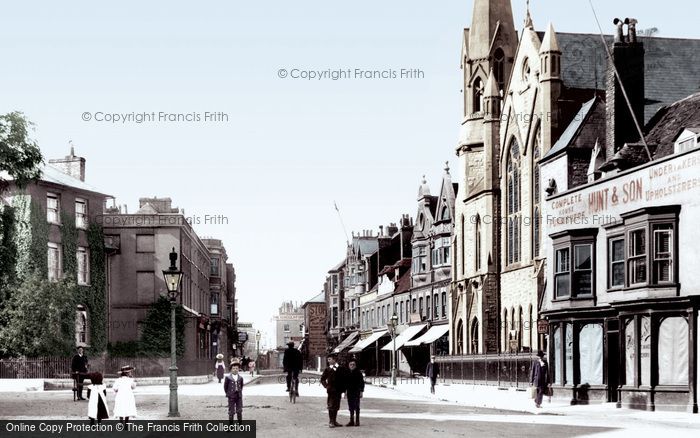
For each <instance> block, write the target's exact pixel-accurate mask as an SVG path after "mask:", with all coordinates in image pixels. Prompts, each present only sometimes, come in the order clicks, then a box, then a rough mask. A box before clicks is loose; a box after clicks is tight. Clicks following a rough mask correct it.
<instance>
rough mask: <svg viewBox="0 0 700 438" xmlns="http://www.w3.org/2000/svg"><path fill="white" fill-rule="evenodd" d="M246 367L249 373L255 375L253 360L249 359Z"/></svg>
mask: <svg viewBox="0 0 700 438" xmlns="http://www.w3.org/2000/svg"><path fill="white" fill-rule="evenodd" d="M248 367H249V368H250V375H251V376H254V375H255V361H254V360H251V361H250V363H249V364H248Z"/></svg>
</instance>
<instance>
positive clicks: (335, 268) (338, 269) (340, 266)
mask: <svg viewBox="0 0 700 438" xmlns="http://www.w3.org/2000/svg"><path fill="white" fill-rule="evenodd" d="M345 261H346V260H345V259H343V260H341V261H340V263H338V264H337V265H335V266H334V267H333V268H331V269H329V270H328V272H338V271H340V270H341V269H343V266H345Z"/></svg>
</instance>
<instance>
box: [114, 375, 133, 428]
mask: <svg viewBox="0 0 700 438" xmlns="http://www.w3.org/2000/svg"><path fill="white" fill-rule="evenodd" d="M133 369H134V368H133V367H131V366H128V365H127V366H123V367H122V369H121V377H120V378H118V379H117V380H116V381H115V382H114V385H113V386H112V389H114V392H116V393H117V395H116V397H115V398H114V416H115V417H119V420H120V421H122V422H123V423H125V424H126V422H127V421H129V417H135V416H136V399H135V398H134V388H136V382H135V381H134V379H133V378H132V377H131V371H132V370H133Z"/></svg>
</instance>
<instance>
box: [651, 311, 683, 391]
mask: <svg viewBox="0 0 700 438" xmlns="http://www.w3.org/2000/svg"><path fill="white" fill-rule="evenodd" d="M658 345H659V363H658V369H659V385H685V386H687V385H688V321H687V320H686V319H685V318H683V317H680V316H677V317H672V318H665V319H664V320H663V321H661V325H660V326H659V344H658Z"/></svg>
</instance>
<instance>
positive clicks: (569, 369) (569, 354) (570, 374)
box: [564, 324, 574, 385]
mask: <svg viewBox="0 0 700 438" xmlns="http://www.w3.org/2000/svg"><path fill="white" fill-rule="evenodd" d="M572 328H573V325H572V324H564V335H565V341H564V349H565V351H564V360H565V366H566V383H568V384H570V385H571V384H573V383H574V331H573V330H572Z"/></svg>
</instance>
